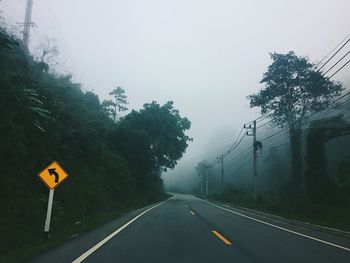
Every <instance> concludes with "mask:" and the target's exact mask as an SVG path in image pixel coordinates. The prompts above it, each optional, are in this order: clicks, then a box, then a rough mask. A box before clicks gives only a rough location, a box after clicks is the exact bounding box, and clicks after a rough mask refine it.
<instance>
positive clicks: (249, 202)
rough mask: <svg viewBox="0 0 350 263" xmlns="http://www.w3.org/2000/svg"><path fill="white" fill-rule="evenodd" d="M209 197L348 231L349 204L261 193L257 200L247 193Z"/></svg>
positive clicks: (349, 221)
mask: <svg viewBox="0 0 350 263" xmlns="http://www.w3.org/2000/svg"><path fill="white" fill-rule="evenodd" d="M209 199H212V200H216V201H222V202H226V203H229V204H232V205H236V206H240V207H245V208H249V209H253V210H257V211H261V212H266V213H270V214H273V215H276V216H281V217H285V218H288V219H293V220H298V221H302V222H307V223H311V224H315V225H320V226H324V227H329V228H335V229H339V230H342V231H350V205H349V204H336V205H330V204H314V203H310V202H308V201H306V200H304V199H302V198H295V199H293V200H287V201H282V200H281V199H280V198H277V197H274V196H271V195H261V196H260V197H259V198H258V200H257V202H255V201H254V199H253V198H252V196H251V195H249V194H247V193H243V194H242V193H241V192H237V193H235V194H224V195H223V194H214V195H211V196H209Z"/></svg>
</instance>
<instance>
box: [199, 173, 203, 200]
mask: <svg viewBox="0 0 350 263" xmlns="http://www.w3.org/2000/svg"><path fill="white" fill-rule="evenodd" d="M200 177H201V194H203V169H201V170H200Z"/></svg>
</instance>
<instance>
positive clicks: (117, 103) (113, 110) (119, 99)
mask: <svg viewBox="0 0 350 263" xmlns="http://www.w3.org/2000/svg"><path fill="white" fill-rule="evenodd" d="M109 95H111V96H113V98H114V100H104V101H103V102H102V107H103V109H104V111H105V112H106V113H107V114H108V115H110V116H112V118H113V120H114V122H116V121H117V115H118V114H117V112H121V111H126V110H128V108H127V107H126V105H127V104H129V103H128V101H127V98H128V97H127V96H126V95H125V90H124V89H123V88H121V87H117V88H116V89H114V90H112V91H111V92H110V93H109Z"/></svg>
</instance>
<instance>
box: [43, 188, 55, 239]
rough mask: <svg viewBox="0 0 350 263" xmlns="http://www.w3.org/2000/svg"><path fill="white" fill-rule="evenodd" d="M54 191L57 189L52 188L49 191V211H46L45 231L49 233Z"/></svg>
mask: <svg viewBox="0 0 350 263" xmlns="http://www.w3.org/2000/svg"><path fill="white" fill-rule="evenodd" d="M54 191H55V189H50V192H49V201H48V203H47V212H46V220H45V227H44V232H45V233H49V231H50V221H51V211H52V203H53V194H54Z"/></svg>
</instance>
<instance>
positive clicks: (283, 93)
mask: <svg viewBox="0 0 350 263" xmlns="http://www.w3.org/2000/svg"><path fill="white" fill-rule="evenodd" d="M270 56H271V59H272V60H273V62H272V64H271V65H270V66H269V67H268V69H267V72H265V73H264V74H263V79H262V80H261V81H260V83H262V84H264V86H265V87H264V88H263V89H261V90H260V91H259V92H258V93H256V94H252V95H249V96H248V99H249V100H250V106H251V107H260V109H261V114H266V115H267V116H268V117H269V118H271V119H272V121H273V122H274V123H276V124H277V125H279V126H280V127H284V126H287V127H288V128H289V137H290V144H291V152H292V155H291V157H292V160H291V161H292V182H293V184H294V186H296V187H297V188H300V187H301V186H302V176H301V171H302V159H301V125H302V124H303V122H304V121H305V120H306V119H307V118H308V116H309V114H310V113H313V112H317V111H320V110H323V109H325V108H327V107H328V106H329V104H330V103H331V99H332V98H334V97H336V96H339V95H340V94H341V91H342V90H343V88H342V85H341V84H340V83H339V82H334V81H331V80H329V79H328V78H326V77H324V76H323V75H322V72H321V71H319V70H316V66H315V65H314V64H312V63H311V62H310V61H309V59H308V58H306V57H298V56H297V55H296V54H295V53H294V52H293V51H290V52H289V53H287V54H278V53H272V54H270Z"/></svg>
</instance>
